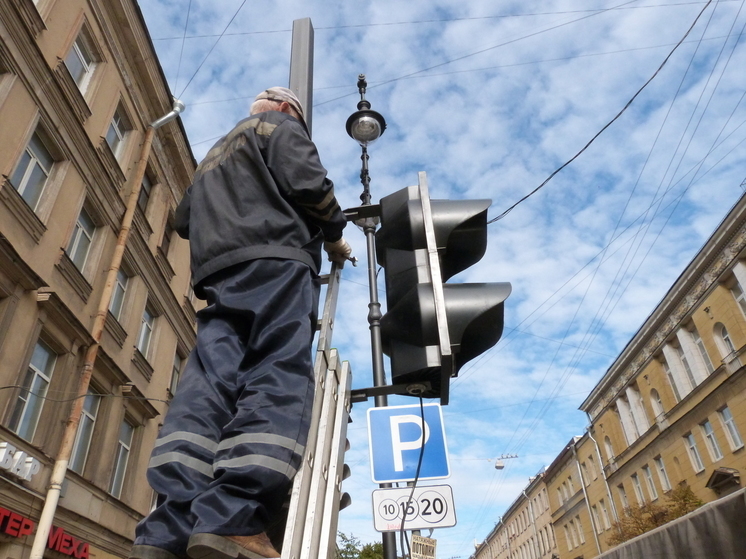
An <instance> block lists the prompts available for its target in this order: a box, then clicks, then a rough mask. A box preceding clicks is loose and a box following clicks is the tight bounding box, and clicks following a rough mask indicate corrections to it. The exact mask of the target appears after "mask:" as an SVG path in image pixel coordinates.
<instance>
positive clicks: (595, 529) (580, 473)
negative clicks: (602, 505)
mask: <svg viewBox="0 0 746 559" xmlns="http://www.w3.org/2000/svg"><path fill="white" fill-rule="evenodd" d="M572 455H573V457H575V465H576V466H577V467H578V476H579V477H580V487H581V489H582V490H583V498H584V499H585V508H586V509H588V518H590V519H591V530H592V531H593V539H594V540H595V541H596V549H597V550H598V554H599V555H600V554H601V544H600V543H599V541H598V526H596V519H595V518H594V517H593V512H592V511H591V503H590V502H589V501H588V492H587V491H586V490H585V480H584V479H583V469H582V468H581V467H580V460H579V459H578V451H577V449H576V448H575V443H572Z"/></svg>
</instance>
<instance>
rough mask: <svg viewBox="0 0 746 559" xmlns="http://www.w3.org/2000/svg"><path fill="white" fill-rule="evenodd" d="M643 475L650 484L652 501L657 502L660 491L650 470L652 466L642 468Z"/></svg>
mask: <svg viewBox="0 0 746 559" xmlns="http://www.w3.org/2000/svg"><path fill="white" fill-rule="evenodd" d="M642 473H643V475H644V476H645V481H646V482H647V484H648V491H649V492H650V499H651V500H652V501H655V500H656V499H657V498H658V490H657V489H656V488H655V482H654V481H653V472H652V471H651V470H650V466H648V465H647V464H645V465H644V466H643V467H642Z"/></svg>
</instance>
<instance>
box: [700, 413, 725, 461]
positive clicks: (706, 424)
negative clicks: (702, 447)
mask: <svg viewBox="0 0 746 559" xmlns="http://www.w3.org/2000/svg"><path fill="white" fill-rule="evenodd" d="M699 426H700V427H701V428H702V433H703V434H704V436H705V442H706V443H707V450H708V451H709V453H710V458H712V461H713V462H717V461H718V460H720V459H721V458H722V457H723V452H722V451H721V450H720V445H719V444H718V440H717V438H716V437H715V431H713V429H712V424H711V423H710V420H709V419H706V420H705V421H703V422H702V423H700V424H699Z"/></svg>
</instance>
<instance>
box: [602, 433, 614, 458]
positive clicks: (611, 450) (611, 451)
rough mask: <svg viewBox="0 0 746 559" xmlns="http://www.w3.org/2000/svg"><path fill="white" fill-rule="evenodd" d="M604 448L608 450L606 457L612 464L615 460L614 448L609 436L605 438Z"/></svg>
mask: <svg viewBox="0 0 746 559" xmlns="http://www.w3.org/2000/svg"><path fill="white" fill-rule="evenodd" d="M604 448H605V449H606V457H607V459H608V460H609V462H611V461H612V460H613V459H614V447H613V446H611V439H610V438H609V436H608V435H607V436H605V437H604Z"/></svg>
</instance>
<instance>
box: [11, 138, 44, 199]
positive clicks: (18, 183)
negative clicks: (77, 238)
mask: <svg viewBox="0 0 746 559" xmlns="http://www.w3.org/2000/svg"><path fill="white" fill-rule="evenodd" d="M52 165H54V159H53V158H52V154H51V153H49V149H48V148H47V147H46V145H45V144H44V142H43V140H42V139H41V136H40V135H39V132H38V130H37V131H36V132H34V134H33V136H31V139H30V140H29V143H28V145H27V146H26V149H25V150H24V151H23V153H22V154H21V160H20V161H19V162H18V165H16V168H15V171H14V172H13V174H12V175H11V177H10V183H11V184H12V185H13V187H14V188H15V189H16V190H17V191H18V193H19V194H20V195H21V197H22V198H23V199H24V200H25V201H26V203H27V204H28V205H29V206H31V209H32V210H34V211H36V209H37V208H38V206H39V200H40V199H41V195H42V193H43V192H44V187H45V186H46V184H47V181H48V179H49V175H50V173H51V172H52Z"/></svg>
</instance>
